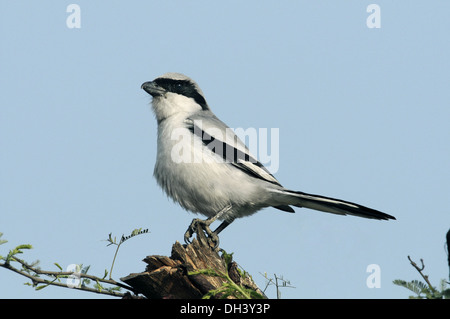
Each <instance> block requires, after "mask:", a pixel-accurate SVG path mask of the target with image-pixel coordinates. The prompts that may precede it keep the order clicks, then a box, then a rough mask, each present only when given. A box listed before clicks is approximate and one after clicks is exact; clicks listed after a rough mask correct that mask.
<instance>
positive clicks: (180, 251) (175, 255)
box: [121, 232, 266, 299]
mask: <svg viewBox="0 0 450 319" xmlns="http://www.w3.org/2000/svg"><path fill="white" fill-rule="evenodd" d="M211 245H212V243H211V242H210V241H209V239H207V238H206V237H205V235H204V234H203V232H199V233H198V234H197V238H196V239H194V240H193V242H192V244H190V245H181V244H180V243H179V242H176V243H175V244H174V245H173V246H172V252H171V256H170V257H167V256H158V255H153V256H148V257H146V258H145V259H144V262H146V263H147V267H146V269H145V271H144V272H142V273H137V274H130V275H128V276H127V277H124V278H121V280H122V281H123V282H125V283H126V284H128V285H130V286H131V287H133V288H134V290H135V291H137V292H139V293H141V294H143V295H144V296H146V297H147V298H152V299H154V298H157V299H160V298H167V299H193V298H194V299H195V298H202V297H203V296H205V295H206V294H208V292H211V291H215V292H217V294H212V295H209V296H210V297H212V298H236V296H238V298H239V297H241V296H242V293H241V292H242V290H241V289H240V288H242V289H243V290H245V291H246V292H249V294H248V295H246V296H260V297H264V298H266V297H265V295H264V293H263V292H262V291H261V290H260V289H259V288H258V287H257V285H256V284H255V283H254V282H253V280H252V279H251V277H250V276H249V275H248V274H245V273H244V272H242V271H240V270H239V269H238V267H237V264H236V263H235V262H233V261H231V260H229V262H228V263H227V262H226V261H225V260H224V258H223V256H222V257H221V256H219V254H218V253H217V252H215V251H214V250H213V249H212V248H211ZM227 256H229V255H227ZM206 269H208V271H203V270H206ZM230 280H231V281H232V283H234V284H235V285H237V286H238V287H236V286H233V284H232V283H231V282H229V281H230ZM224 287H226V288H229V290H226V289H224ZM233 287H234V288H237V289H236V291H238V294H233V293H230V292H229V291H230V290H233ZM239 290H241V291H239Z"/></svg>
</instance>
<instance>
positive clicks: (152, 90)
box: [141, 81, 166, 97]
mask: <svg viewBox="0 0 450 319" xmlns="http://www.w3.org/2000/svg"><path fill="white" fill-rule="evenodd" d="M141 89H143V90H144V91H145V92H147V93H148V94H150V95H151V96H153V97H155V96H161V95H163V94H164V93H166V90H165V89H164V88H162V87H160V86H159V85H158V84H156V83H155V81H149V82H145V83H142V85H141Z"/></svg>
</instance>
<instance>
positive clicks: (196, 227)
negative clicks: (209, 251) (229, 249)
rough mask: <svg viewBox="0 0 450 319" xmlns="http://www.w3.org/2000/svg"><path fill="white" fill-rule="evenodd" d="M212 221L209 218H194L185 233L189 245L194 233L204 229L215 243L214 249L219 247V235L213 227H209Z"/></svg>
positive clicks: (185, 240)
mask: <svg viewBox="0 0 450 319" xmlns="http://www.w3.org/2000/svg"><path fill="white" fill-rule="evenodd" d="M211 223H212V221H211V220H208V219H207V220H202V219H198V218H195V219H193V220H192V222H191V224H190V225H189V227H188V229H187V230H186V232H185V233H184V242H185V243H186V244H187V245H189V244H191V237H192V236H193V235H194V233H195V232H199V231H204V232H205V233H206V235H208V238H209V239H210V240H211V241H212V243H213V244H214V247H213V249H214V250H217V248H218V247H219V236H218V235H217V234H216V233H215V232H213V231H212V230H211V228H209V225H210V224H211ZM197 236H198V235H197Z"/></svg>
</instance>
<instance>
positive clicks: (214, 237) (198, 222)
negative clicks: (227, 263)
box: [184, 205, 233, 251]
mask: <svg viewBox="0 0 450 319" xmlns="http://www.w3.org/2000/svg"><path fill="white" fill-rule="evenodd" d="M231 207H232V206H231V205H228V206H226V207H225V208H223V209H222V210H221V211H220V212H218V213H217V214H216V215H214V216H212V217H210V218H208V219H206V220H202V219H198V218H194V219H193V220H192V222H191V224H190V225H189V227H188V229H187V230H186V232H185V233H184V242H185V243H186V244H187V245H189V244H191V237H192V235H194V233H195V232H197V236H198V232H199V231H202V230H203V231H205V233H206V234H207V235H208V238H209V239H210V240H211V241H212V243H213V244H214V248H213V249H214V251H218V248H219V236H218V234H219V233H220V232H221V231H222V230H223V229H224V228H225V227H227V226H228V225H229V224H230V223H231V222H232V221H233V220H231V221H224V222H223V223H222V224H221V225H220V226H219V227H218V228H217V229H216V230H215V231H212V230H211V229H210V228H209V226H210V225H211V224H212V223H213V222H214V221H215V220H216V219H220V218H222V216H223V215H224V214H226V213H227V212H228V211H229V210H230V209H231Z"/></svg>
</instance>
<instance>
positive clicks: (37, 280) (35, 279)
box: [0, 257, 133, 297]
mask: <svg viewBox="0 0 450 319" xmlns="http://www.w3.org/2000/svg"><path fill="white" fill-rule="evenodd" d="M13 261H16V262H18V263H19V264H21V265H22V267H23V269H26V270H28V271H30V272H31V273H29V272H27V271H24V270H20V269H17V268H15V267H14V266H12V265H11V263H10V262H5V263H1V264H0V267H3V268H6V269H9V270H11V271H13V272H15V273H17V274H19V275H22V276H24V277H26V278H28V279H30V280H31V281H32V283H33V285H34V286H36V285H39V284H43V285H51V286H57V287H63V288H71V289H72V288H73V287H70V286H69V285H67V283H62V282H59V281H58V279H60V278H68V277H69V276H74V275H75V273H74V272H67V271H47V270H41V269H39V268H37V267H33V266H31V265H29V264H27V263H26V262H25V261H23V260H21V259H19V258H17V257H14V259H13ZM32 273H33V274H32ZM39 275H43V276H48V277H51V278H52V279H53V280H48V279H44V278H41V277H39ZM76 276H77V278H80V279H81V278H85V279H90V280H93V281H95V282H101V283H106V284H110V285H115V286H119V287H122V288H125V289H128V290H130V291H133V288H132V287H129V286H127V285H124V284H122V283H119V282H117V281H115V280H112V279H103V278H99V277H96V276H92V275H88V274H83V273H76ZM77 289H79V290H82V291H88V292H94V293H98V294H104V295H110V296H115V297H126V296H128V294H126V293H121V292H117V291H110V290H108V289H96V288H91V287H87V286H81V287H79V288H77Z"/></svg>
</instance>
